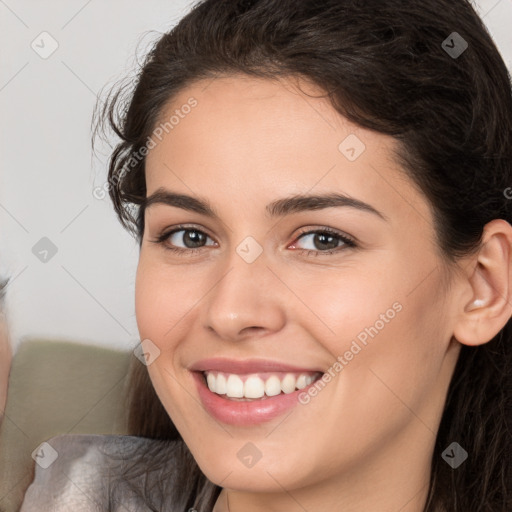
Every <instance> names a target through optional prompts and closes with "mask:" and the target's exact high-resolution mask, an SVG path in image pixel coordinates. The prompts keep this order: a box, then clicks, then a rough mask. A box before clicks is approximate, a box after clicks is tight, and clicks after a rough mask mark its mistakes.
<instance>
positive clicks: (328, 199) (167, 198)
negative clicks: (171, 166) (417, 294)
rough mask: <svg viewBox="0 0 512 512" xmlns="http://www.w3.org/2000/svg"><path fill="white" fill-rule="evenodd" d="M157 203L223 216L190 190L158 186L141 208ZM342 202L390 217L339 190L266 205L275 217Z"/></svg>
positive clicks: (293, 197) (213, 215)
mask: <svg viewBox="0 0 512 512" xmlns="http://www.w3.org/2000/svg"><path fill="white" fill-rule="evenodd" d="M155 204H165V205H167V206H174V207H176V208H182V209H183V210H188V211H191V212H196V213H199V214H201V215H205V216H207V217H211V218H213V219H220V216H219V215H218V213H217V211H216V210H215V208H213V207H212V206H211V204H210V203H209V201H208V200H206V199H201V198H196V197H192V196H189V195H186V194H178V193H176V192H172V191H170V190H167V189H164V188H163V187H160V188H158V189H157V190H156V191H155V192H154V193H153V194H151V195H150V196H148V197H146V198H145V199H144V201H143V202H142V204H141V208H142V210H143V211H145V210H146V209H148V208H149V207H151V206H152V205H155ZM342 206H343V207H350V208H355V209H357V210H360V211H364V212H368V213H372V214H374V215H376V216H378V217H380V218H381V219H383V220H385V221H388V220H389V219H388V218H387V217H386V215H384V214H383V213H381V212H380V211H378V210H377V209H375V208H374V207H373V206H371V205H369V204H368V203H365V202H363V201H360V200H359V199H355V198H353V197H350V196H347V195H344V194H339V193H330V194H324V195H300V194H299V195H294V196H291V197H286V198H283V199H278V200H276V201H273V202H272V203H269V204H268V205H267V206H266V211H267V214H268V215H269V216H270V217H271V218H274V217H283V216H285V215H289V214H291V213H296V212H304V211H310V210H323V209H325V208H336V207H342Z"/></svg>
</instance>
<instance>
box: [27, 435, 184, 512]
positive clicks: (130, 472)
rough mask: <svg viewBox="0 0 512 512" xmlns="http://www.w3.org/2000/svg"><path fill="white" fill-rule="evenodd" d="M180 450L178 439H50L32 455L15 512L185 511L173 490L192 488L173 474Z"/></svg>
mask: <svg viewBox="0 0 512 512" xmlns="http://www.w3.org/2000/svg"><path fill="white" fill-rule="evenodd" d="M180 450H186V448H185V447H184V444H183V443H182V442H180V441H155V440H150V439H145V438H140V437H134V436H116V435H78V434H65V435H60V436H57V437H53V438H51V439H49V440H48V441H47V442H46V443H43V444H42V445H41V448H40V449H39V451H38V452H37V453H36V454H35V455H34V457H35V460H36V464H35V476H34V480H33V482H32V484H31V485H30V486H29V488H28V490H27V492H26V494H25V498H24V501H23V504H22V506H21V509H20V512H41V511H45V512H70V511H72V512H104V511H106V510H108V511H112V512H146V511H155V510H158V511H160V512H163V511H177V510H188V508H186V507H188V504H187V502H186V501H183V499H182V498H179V497H178V496H177V493H176V492H175V491H176V486H177V485H179V486H180V488H181V489H182V490H185V489H184V488H187V487H189V486H190V488H192V485H193V483H192V482H190V484H189V485H187V484H185V483H184V482H185V481H186V479H184V478H183V476H181V478H180V477H179V473H178V472H177V471H176V469H177V468H176V464H175V463H174V460H175V456H176V454H177V453H178V451H180ZM188 491H190V489H188ZM180 494H181V493H180Z"/></svg>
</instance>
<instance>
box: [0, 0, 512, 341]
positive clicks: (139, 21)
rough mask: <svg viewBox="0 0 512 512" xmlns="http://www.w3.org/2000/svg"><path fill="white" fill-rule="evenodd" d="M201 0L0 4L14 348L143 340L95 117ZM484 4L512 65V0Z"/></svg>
mask: <svg viewBox="0 0 512 512" xmlns="http://www.w3.org/2000/svg"><path fill="white" fill-rule="evenodd" d="M192 4H193V2H191V1H190V0H167V1H163V0H146V1H140V2H134V1H127V0H110V1H106V0H89V1H87V0H65V1H64V0H60V1H56V0H52V1H44V2H42V1H39V2H38V1H35V0H32V1H28V0H6V1H3V0H0V38H1V40H2V44H1V53H0V56H1V57H0V59H1V61H0V62H1V66H0V116H1V117H0V119H1V127H2V132H1V136H0V154H1V164H2V167H1V173H0V274H1V275H3V276H10V277H11V283H10V285H9V286H8V292H7V315H8V319H9V328H10V333H11V338H12V341H13V344H14V346H15V347H16V346H17V345H18V344H19V342H20V341H21V340H22V339H23V338H24V337H26V336H30V337H33V336H37V337H51V338H56V339H65V340H70V341H78V342H87V343H93V344H97V345H103V346H110V347H115V348H122V349H128V348H133V347H134V346H135V344H136V342H137V341H138V332H137V325H136V322H135V313H134V282H135V270H136V265H137V257H138V248H137V244H136V243H135V241H134V240H133V239H132V238H131V237H130V235H129V234H128V233H127V232H125V231H124V229H123V228H122V227H121V224H120V223H119V222H118V220H117V218H116V216H115V214H114V211H113V208H112V206H111V204H110V200H109V199H108V196H107V197H105V199H103V200H100V199H96V198H95V197H94V196H93V190H94V189H95V187H101V186H103V185H104V183H105V181H106V175H107V170H106V161H107V158H106V156H103V157H100V158H95V157H93V155H92V152H91V146H90V138H91V137H90V135H91V133H90V128H91V116H92V112H93V108H94V106H95V103H96V94H97V93H98V92H100V91H101V90H102V88H104V87H105V86H107V87H108V85H109V84H112V83H114V82H115V81H117V80H119V79H122V78H124V77H126V76H127V75H130V74H131V73H133V71H134V67H135V63H136V53H137V54H138V55H139V59H140V58H141V57H142V56H143V55H144V52H145V49H147V48H148V46H149V44H150V43H151V42H153V41H154V40H155V39H156V38H158V36H159V35H160V34H161V33H162V32H164V31H167V30H168V29H169V28H170V27H172V26H173V25H174V24H175V23H176V22H177V21H178V20H179V18H180V17H182V16H183V14H185V13H186V12H187V11H188V9H189V8H190V6H191V5H192ZM476 7H477V10H478V12H479V14H480V15H481V16H482V17H483V19H484V22H485V23H486V25H487V26H488V27H489V30H490V31H491V34H492V36H493V37H494V39H495V41H496V43H497V45H498V47H499V49H500V51H501V53H502V55H503V57H504V60H505V62H506V63H507V65H508V66H509V69H512V31H511V30H510V27H512V0H480V1H479V2H478V3H477V4H476ZM439 15H440V16H442V13H439ZM456 30H457V27H454V31H456ZM42 32H48V33H49V34H51V36H52V38H54V39H55V40H56V41H57V43H58V48H57V50H56V51H55V52H54V53H53V54H52V55H51V56H49V57H48V58H46V59H43V58H41V57H40V56H39V54H38V53H36V51H34V50H33V49H32V47H31V44H32V42H33V41H34V40H35V41H36V43H35V44H38V45H39V47H40V48H41V49H40V50H39V51H43V50H44V49H46V50H47V49H48V48H50V40H49V39H45V40H44V42H41V37H39V35H40V34H41V33H42ZM447 35H448V34H447ZM43 44H44V48H43ZM511 186H512V184H511ZM43 237H47V238H49V239H50V240H51V241H52V242H53V244H55V246H56V247H57V253H56V254H55V255H54V256H53V257H52V258H51V259H49V261H47V262H46V263H43V262H41V261H40V260H39V259H38V258H36V256H35V255H34V254H33V252H32V248H33V247H34V245H35V244H36V243H37V242H38V241H39V240H40V239H41V238H43Z"/></svg>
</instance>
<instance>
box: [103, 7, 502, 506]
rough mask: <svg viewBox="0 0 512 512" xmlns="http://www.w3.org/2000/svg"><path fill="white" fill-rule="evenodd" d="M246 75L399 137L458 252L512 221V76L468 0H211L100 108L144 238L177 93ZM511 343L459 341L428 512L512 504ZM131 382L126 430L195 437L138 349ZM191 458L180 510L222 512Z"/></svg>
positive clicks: (406, 163) (448, 248)
mask: <svg viewBox="0 0 512 512" xmlns="http://www.w3.org/2000/svg"><path fill="white" fill-rule="evenodd" d="M453 32H457V33H458V34H459V35H460V36H461V37H462V38H463V39H464V40H465V41H466V42H467V44H468V47H467V49H466V50H465V51H464V52H463V53H462V54H461V55H459V56H458V57H457V56H455V55H453V54H450V53H449V52H448V51H447V48H446V46H445V47H443V41H445V40H448V41H449V46H452V47H453V46H454V43H453V39H452V40H450V39H449V37H452V38H453V37H456V36H453ZM457 44H459V43H457ZM234 74H244V75H247V76H253V77H259V78H265V79H270V80H272V79H279V78H280V77H294V78H302V79H306V80H308V81H310V82H312V83H314V84H316V85H317V86H319V88H320V90H321V91H323V93H324V95H325V96H324V97H326V98H328V99H329V101H330V102H331V104H332V106H333V108H335V109H336V110H337V112H339V113H340V114H341V115H343V116H345V117H346V118H348V119H349V120H350V121H352V122H354V123H356V124H358V125H360V126H362V127H364V128H367V129H370V130H374V131H376V132H379V133H382V134H387V135H390V136H392V137H394V139H395V140H396V141H397V142H398V148H399V150H398V155H397V156H398V158H399V162H400V163H401V164H402V167H403V169H404V170H405V172H406V173H407V175H408V176H409V177H410V179H411V180H412V182H413V183H415V184H416V185H417V187H418V188H419V190H421V191H422V193H423V194H424V195H425V197H426V199H427V200H428V201H429V203H430V205H431V207H432V210H433V212H434V221H435V226H434V227H435V229H436V233H437V241H438V245H439V248H440V253H441V254H442V256H443V257H444V258H445V260H446V261H447V262H450V263H456V262H457V260H458V258H459V257H462V256H464V255H467V254H470V253H473V252H474V251H476V250H478V248H479V247H480V246H481V236H482V233H483V228H484V226H485V224H486V223H488V222H489V221H491V220H493V219H498V218H500V219H505V220H506V221H508V222H510V223H512V209H511V208H512V207H511V205H512V201H511V200H509V199H507V197H506V195H507V194H505V193H504V191H505V190H506V189H507V187H510V186H511V185H512V93H511V80H510V75H509V73H508V71H507V68H506V66H505V64H504V62H503V60H502V58H501V56H500V53H499V51H498V50H497V48H496V46H495V44H494V42H493V40H492V38H491V36H490V35H489V33H488V31H487V29H486V27H485V26H484V24H483V22H482V20H481V19H480V18H479V16H478V15H477V13H476V12H475V10H474V8H473V7H472V5H471V3H470V2H469V1H466V0H389V1H386V2H382V1H376V0H365V1H364V2H355V1H351V0H323V1H321V2H320V1H318V0H205V1H201V2H198V3H196V4H194V6H193V8H192V10H191V11H190V12H189V13H188V14H187V15H186V16H185V17H183V18H182V19H181V21H179V23H178V24H177V25H176V26H174V28H172V29H171V30H170V31H169V32H167V33H165V34H163V35H162V36H161V37H160V38H159V39H158V41H156V42H155V43H154V45H153V46H152V48H151V49H150V51H149V52H148V53H147V55H146V57H145V59H144V61H143V62H142V63H141V65H140V69H138V70H137V76H136V79H135V81H134V82H133V83H128V84H125V85H121V86H120V85H119V84H117V85H116V86H115V87H114V89H112V90H111V92H110V94H109V95H108V97H107V98H106V99H105V101H104V102H103V103H102V104H101V106H100V105H99V106H98V107H97V110H96V112H95V118H97V123H96V125H95V126H96V128H95V130H96V131H95V133H97V131H98V130H99V131H101V132H102V133H105V131H104V130H105V128H107V129H113V131H114V132H115V134H117V136H118V137H119V138H120V141H119V143H118V144H117V146H116V147H115V148H114V151H113V153H112V155H111V159H110V162H109V171H108V180H109V195H110V198H111V200H112V202H113V206H114V209H115V211H116V213H117V215H118V217H119V219H120V221H121V223H122V224H123V226H124V227H125V228H126V229H128V230H129V231H130V232H131V233H132V234H133V235H134V236H135V237H137V239H138V241H139V244H141V243H142V238H143V234H144V200H145V197H146V182H145V168H144V165H145V158H140V159H137V161H136V162H135V165H134V160H133V155H140V154H141V149H142V148H144V146H145V144H146V140H147V138H148V137H149V136H151V134H152V132H153V130H154V129H155V127H156V125H157V123H158V120H159V119H160V117H161V114H162V112H163V109H164V107H166V106H167V105H168V104H169V102H170V101H172V99H173V98H174V97H175V96H176V94H177V93H179V92H180V91H182V90H183V89H184V88H186V87H187V86H189V85H190V84H192V83H194V82H196V81H198V80H201V79H211V80H213V79H215V78H216V77H219V76H230V75H234ZM511 343H512V326H511V321H510V320H509V321H508V322H507V324H506V325H505V326H504V328H503V329H502V330H501V332H500V333H499V334H498V335H497V336H496V337H495V338H493V339H492V340H490V341H489V342H488V343H486V344H484V345H481V346H478V347H469V346H462V348H461V352H460V355H459V359H458V362H457V365H456V368H455V371H454V374H453V377H452V380H451V383H450V386H449V390H448V393H447V398H446V403H445V406H444V412H443V416H442V420H441V424H440V428H439V431H438V433H437V440H436V444H435V450H434V453H433V457H432V465H431V468H432V469H431V479H430V488H429V493H428V499H427V503H426V505H425V508H424V512H434V511H435V512H438V511H445V512H507V511H508V512H510V511H511V510H512V492H511V467H510V460H512V452H511V430H512V429H511V423H510V416H511V400H512V389H511V375H512V368H511ZM131 379H132V380H131V391H130V396H129V407H128V425H129V430H130V433H131V434H134V435H138V436H144V437H149V438H154V439H160V440H169V441H170V442H171V441H172V442H174V443H175V442H181V443H183V441H182V440H181V438H180V435H179V433H178V432H177V431H176V429H175V427H174V426H173V424H172V422H171V420H170V418H169V416H168V415H167V413H166V411H165V409H164V408H163V406H162V404H161V403H160V401H159V399H158V397H157V395H156V393H155V392H154V390H153V387H152V385H151V381H150V379H149V377H148V374H147V370H146V368H145V366H143V365H141V364H140V363H138V361H137V360H135V359H134V364H133V366H132V369H131ZM453 441H457V442H458V443H459V444H460V445H461V446H462V447H463V448H464V449H465V450H466V451H467V452H468V454H469V458H468V459H467V461H466V462H465V463H464V464H463V465H462V466H460V467H459V468H458V469H457V470H453V469H452V468H451V467H450V466H449V465H448V464H446V463H445V462H444V461H443V460H442V458H441V453H442V451H443V450H444V449H445V448H446V447H447V446H448V445H449V444H450V443H451V442H453ZM183 444H184V443H183ZM182 453H183V454H182V456H181V458H180V459H179V460H178V461H177V463H178V464H181V465H182V467H183V474H184V475H186V476H187V480H188V482H189V483H188V484H187V486H184V487H183V488H182V489H183V491H179V489H180V487H179V486H178V488H177V489H176V492H177V495H176V497H175V499H176V501H175V503H176V508H175V509H176V510H181V509H183V510H187V507H194V508H195V509H196V510H198V511H200V512H210V511H211V510H212V507H213V504H214V503H215V500H216V498H217V496H218V494H219V492H220V487H218V486H216V485H214V484H213V483H212V482H210V481H208V479H207V478H206V477H205V475H203V473H202V472H201V471H200V469H199V468H198V466H197V464H196V463H195V461H194V459H193V458H192V457H191V456H190V453H189V452H188V451H187V449H186V447H185V446H184V447H183V452H182ZM180 492H181V494H180ZM148 499H149V498H148ZM173 510H174V509H173Z"/></svg>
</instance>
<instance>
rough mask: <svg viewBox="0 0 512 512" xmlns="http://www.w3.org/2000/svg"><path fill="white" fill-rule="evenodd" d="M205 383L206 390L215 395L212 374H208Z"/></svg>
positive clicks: (213, 376)
mask: <svg viewBox="0 0 512 512" xmlns="http://www.w3.org/2000/svg"><path fill="white" fill-rule="evenodd" d="M206 382H207V383H208V389H209V390H210V391H213V392H214V393H215V392H216V386H215V375H213V373H209V374H208V375H207V376H206Z"/></svg>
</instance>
